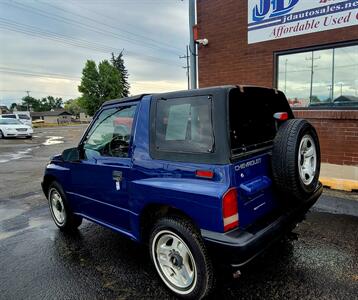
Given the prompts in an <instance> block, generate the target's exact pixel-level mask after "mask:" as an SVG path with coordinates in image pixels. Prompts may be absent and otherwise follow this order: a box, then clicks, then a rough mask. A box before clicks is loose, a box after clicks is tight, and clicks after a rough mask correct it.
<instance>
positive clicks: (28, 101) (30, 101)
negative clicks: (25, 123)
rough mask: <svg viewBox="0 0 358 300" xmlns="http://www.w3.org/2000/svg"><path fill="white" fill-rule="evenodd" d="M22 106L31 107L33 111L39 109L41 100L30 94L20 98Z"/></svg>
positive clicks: (28, 108)
mask: <svg viewBox="0 0 358 300" xmlns="http://www.w3.org/2000/svg"><path fill="white" fill-rule="evenodd" d="M21 100H22V103H21V105H22V106H25V107H26V109H27V110H30V109H32V110H33V111H40V108H41V102H40V100H39V99H36V98H34V97H31V96H25V97H23V98H22V99H21Z"/></svg>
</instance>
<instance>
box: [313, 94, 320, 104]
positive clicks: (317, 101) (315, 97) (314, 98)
mask: <svg viewBox="0 0 358 300" xmlns="http://www.w3.org/2000/svg"><path fill="white" fill-rule="evenodd" d="M320 102H321V100H319V98H318V97H317V96H315V95H313V96H312V97H311V103H320Z"/></svg>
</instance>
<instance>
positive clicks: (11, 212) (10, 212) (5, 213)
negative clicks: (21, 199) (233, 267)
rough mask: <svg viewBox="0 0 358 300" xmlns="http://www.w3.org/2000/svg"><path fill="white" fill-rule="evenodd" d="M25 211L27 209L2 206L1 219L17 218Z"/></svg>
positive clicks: (0, 210)
mask: <svg viewBox="0 0 358 300" xmlns="http://www.w3.org/2000/svg"><path fill="white" fill-rule="evenodd" d="M24 212H25V209H20V208H6V209H5V208H2V207H0V221H5V220H8V219H12V218H15V217H16V216H19V215H21V214H22V213H24Z"/></svg>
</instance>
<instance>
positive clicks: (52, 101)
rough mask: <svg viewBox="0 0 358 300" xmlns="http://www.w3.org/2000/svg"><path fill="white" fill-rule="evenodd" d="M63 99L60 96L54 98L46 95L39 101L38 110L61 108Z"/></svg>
mask: <svg viewBox="0 0 358 300" xmlns="http://www.w3.org/2000/svg"><path fill="white" fill-rule="evenodd" d="M62 104H63V100H62V98H54V97H52V96H47V97H46V98H42V99H41V101H40V109H39V111H49V110H52V109H59V108H62Z"/></svg>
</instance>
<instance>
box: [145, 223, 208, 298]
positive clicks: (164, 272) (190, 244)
mask: <svg viewBox="0 0 358 300" xmlns="http://www.w3.org/2000/svg"><path fill="white" fill-rule="evenodd" d="M149 244H150V256H151V259H152V261H153V263H154V266H155V268H156V270H157V272H158V274H159V276H160V278H161V279H162V281H163V282H164V283H165V285H166V286H167V287H168V288H169V289H170V290H171V291H172V292H174V293H175V294H176V296H178V297H181V298H185V299H201V298H203V297H204V296H206V295H207V294H208V293H209V292H210V290H211V289H212V288H213V285H214V275H213V268H212V264H211V261H210V259H209V257H208V255H207V250H206V248H205V245H204V242H203V240H202V238H201V236H200V233H199V232H198V231H197V229H196V228H195V227H194V226H193V225H192V224H191V223H190V222H189V221H186V220H183V219H181V218H178V217H164V218H162V219H160V220H159V221H158V222H157V223H156V224H155V225H154V228H153V230H152V233H151V236H150V243H149Z"/></svg>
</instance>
